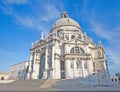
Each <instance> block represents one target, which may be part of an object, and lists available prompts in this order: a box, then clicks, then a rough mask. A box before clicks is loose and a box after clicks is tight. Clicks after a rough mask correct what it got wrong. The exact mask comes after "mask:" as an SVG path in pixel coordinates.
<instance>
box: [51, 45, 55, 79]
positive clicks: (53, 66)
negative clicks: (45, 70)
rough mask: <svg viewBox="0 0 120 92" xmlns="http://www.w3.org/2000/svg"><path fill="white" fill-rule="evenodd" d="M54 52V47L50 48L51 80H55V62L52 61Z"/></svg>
mask: <svg viewBox="0 0 120 92" xmlns="http://www.w3.org/2000/svg"><path fill="white" fill-rule="evenodd" d="M54 50H55V48H54V45H53V46H52V71H51V74H50V75H51V78H52V79H54V78H55V65H54V62H55V60H54V55H55V54H54Z"/></svg>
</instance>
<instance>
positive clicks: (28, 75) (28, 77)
mask: <svg viewBox="0 0 120 92" xmlns="http://www.w3.org/2000/svg"><path fill="white" fill-rule="evenodd" d="M32 58H33V57H32V53H31V54H30V61H29V70H28V73H27V79H30V78H31V75H30V73H31V71H32V70H31V62H32Z"/></svg>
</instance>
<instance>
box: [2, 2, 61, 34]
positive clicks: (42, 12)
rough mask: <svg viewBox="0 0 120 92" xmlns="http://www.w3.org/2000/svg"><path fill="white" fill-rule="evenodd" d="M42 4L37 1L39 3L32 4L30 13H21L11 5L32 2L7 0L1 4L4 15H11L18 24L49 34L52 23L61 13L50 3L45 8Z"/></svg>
mask: <svg viewBox="0 0 120 92" xmlns="http://www.w3.org/2000/svg"><path fill="white" fill-rule="evenodd" d="M38 2H39V3H38ZM40 2H41V1H37V3H32V2H31V6H32V7H29V9H30V10H31V11H30V12H27V11H26V12H24V11H23V12H19V11H17V10H16V9H15V8H13V7H12V6H11V4H26V3H30V1H27V0H17V1H16V0H6V1H4V2H3V3H2V4H0V8H1V10H2V11H3V12H4V13H6V14H8V15H11V16H12V17H13V18H14V19H15V20H16V21H17V22H16V23H19V24H22V25H24V26H26V27H28V28H34V29H35V30H36V29H37V30H39V31H44V32H46V33H48V32H49V31H50V28H49V25H50V21H51V20H55V19H56V18H58V17H59V15H60V14H59V13H60V12H59V11H58V10H57V8H56V6H55V5H54V4H52V3H50V2H48V3H45V4H44V6H43V5H41V3H40ZM6 3H7V4H6ZM26 7H27V5H26ZM48 21H49V22H48ZM46 25H47V26H46Z"/></svg>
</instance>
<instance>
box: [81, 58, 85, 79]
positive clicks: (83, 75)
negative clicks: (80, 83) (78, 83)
mask: <svg viewBox="0 0 120 92" xmlns="http://www.w3.org/2000/svg"><path fill="white" fill-rule="evenodd" d="M81 63H82V77H83V78H84V77H85V73H84V72H85V69H84V62H83V60H81Z"/></svg>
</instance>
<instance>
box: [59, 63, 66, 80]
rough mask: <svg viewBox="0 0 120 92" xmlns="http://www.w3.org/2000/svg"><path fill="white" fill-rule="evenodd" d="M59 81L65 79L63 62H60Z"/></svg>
mask: <svg viewBox="0 0 120 92" xmlns="http://www.w3.org/2000/svg"><path fill="white" fill-rule="evenodd" d="M60 70H61V79H65V62H64V61H61V62H60Z"/></svg>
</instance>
